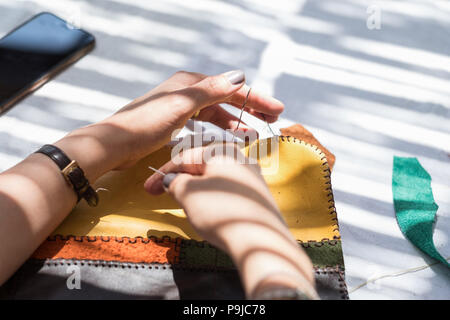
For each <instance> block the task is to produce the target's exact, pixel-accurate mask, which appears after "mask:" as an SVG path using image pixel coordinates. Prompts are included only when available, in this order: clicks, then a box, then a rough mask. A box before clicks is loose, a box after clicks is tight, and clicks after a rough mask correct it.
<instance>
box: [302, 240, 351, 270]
mask: <svg viewBox="0 0 450 320" xmlns="http://www.w3.org/2000/svg"><path fill="white" fill-rule="evenodd" d="M302 247H303V249H304V250H305V251H306V254H307V255H308V256H309V258H310V259H311V262H312V264H313V265H314V267H318V268H324V267H330V266H336V265H338V266H340V267H341V268H342V269H344V257H343V256H342V247H341V241H340V240H333V241H331V242H329V241H322V242H315V243H307V244H303V245H302Z"/></svg>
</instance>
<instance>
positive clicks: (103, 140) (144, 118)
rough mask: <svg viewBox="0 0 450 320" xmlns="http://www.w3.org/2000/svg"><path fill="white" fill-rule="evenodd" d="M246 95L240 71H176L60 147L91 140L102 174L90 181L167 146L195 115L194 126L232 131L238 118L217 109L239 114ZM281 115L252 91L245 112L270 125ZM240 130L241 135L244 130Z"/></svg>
mask: <svg viewBox="0 0 450 320" xmlns="http://www.w3.org/2000/svg"><path fill="white" fill-rule="evenodd" d="M249 89H250V88H249V87H248V86H247V85H245V76H244V73H243V72H242V71H240V70H236V71H230V72H226V73H224V74H221V75H216V76H206V75H203V74H199V73H191V72H184V71H180V72H177V73H175V74H174V75H173V76H172V77H170V78H169V79H168V80H166V81H165V82H163V83H162V84H160V85H159V86H157V87H156V88H154V89H153V90H151V91H150V92H148V93H147V94H145V95H144V96H142V97H139V98H137V99H135V100H134V101H132V102H131V103H130V104H128V105H127V106H125V107H123V108H122V109H121V110H119V111H118V112H117V113H115V114H113V115H112V116H110V117H108V118H107V119H105V120H103V121H101V122H99V123H96V124H93V125H90V126H88V127H84V128H81V129H79V130H76V131H74V132H72V133H71V134H69V136H68V137H66V138H65V141H66V143H65V144H64V145H60V147H62V149H63V150H67V152H68V153H69V154H70V148H71V147H70V143H68V142H69V141H70V137H73V138H76V137H78V138H79V137H80V136H85V137H91V138H92V137H95V138H96V141H91V144H90V145H89V148H90V149H91V150H92V148H97V150H99V152H100V153H101V154H99V159H100V158H102V161H103V162H102V166H101V167H102V169H103V170H101V171H97V172H93V173H92V174H91V180H95V179H96V178H98V177H99V176H100V175H102V174H104V173H105V172H107V171H109V170H112V169H122V168H125V167H128V166H130V165H132V164H134V163H135V162H137V161H138V160H140V159H141V158H143V157H145V156H146V155H148V154H150V153H151V152H153V151H155V150H157V149H159V148H161V147H162V146H163V145H165V144H166V143H168V142H169V141H170V138H171V134H172V132H173V131H174V130H176V129H178V128H181V127H183V126H184V125H185V124H186V122H187V121H188V119H189V118H191V117H192V116H193V115H195V114H197V112H199V113H198V115H197V116H196V117H195V120H201V121H208V122H210V123H213V124H215V125H217V126H219V127H221V128H223V129H231V130H234V129H235V128H236V127H237V125H238V118H236V117H235V116H233V115H231V114H230V113H228V112H227V111H225V109H223V108H222V107H221V106H220V105H219V103H228V104H230V105H233V106H235V107H237V108H241V107H242V105H243V103H244V101H245V100H246V97H247V93H248V90H249ZM283 109H284V106H283V104H282V103H281V102H280V101H278V100H276V99H274V98H272V97H268V96H264V95H262V94H260V93H257V92H255V91H252V92H251V94H250V95H249V97H248V101H247V103H246V109H245V110H246V111H247V112H249V113H250V114H252V115H254V116H256V117H259V118H261V119H264V120H266V121H268V122H274V121H276V120H277V118H278V115H279V114H280V113H281V112H282V111H283ZM242 128H243V130H246V129H245V125H244V126H243V127H242ZM67 138H69V139H67ZM87 139H88V138H87ZM57 145H58V144H57ZM90 159H91V160H92V157H90ZM81 162H82V159H81ZM87 166H88V165H86V167H87ZM94 167H95V166H94ZM87 174H88V176H89V172H88V173H87Z"/></svg>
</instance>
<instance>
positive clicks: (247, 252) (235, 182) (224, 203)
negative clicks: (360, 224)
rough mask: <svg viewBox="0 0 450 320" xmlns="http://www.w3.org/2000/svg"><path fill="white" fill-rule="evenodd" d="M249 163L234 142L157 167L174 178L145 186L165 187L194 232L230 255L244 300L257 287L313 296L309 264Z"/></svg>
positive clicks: (152, 188)
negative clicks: (181, 209) (241, 281)
mask: <svg viewBox="0 0 450 320" xmlns="http://www.w3.org/2000/svg"><path fill="white" fill-rule="evenodd" d="M249 161H250V159H249V158H246V157H245V156H244V155H243V154H242V153H241V152H240V150H239V149H238V147H237V145H235V144H221V143H219V144H212V145H209V146H207V147H201V148H194V149H189V150H186V151H183V152H182V153H180V154H178V155H177V156H176V157H174V158H173V159H172V160H171V161H170V162H168V163H166V164H165V165H164V166H162V167H161V168H160V170H161V171H162V172H164V173H177V174H176V175H166V176H165V178H164V179H163V177H162V176H161V175H160V174H154V175H152V176H151V177H150V178H149V179H148V180H147V181H146V183H145V185H144V187H145V189H146V190H147V191H148V192H149V193H151V194H160V193H162V192H164V189H165V188H164V184H165V185H166V186H165V187H166V190H167V191H168V192H169V194H171V195H172V196H173V197H174V198H175V200H176V201H177V202H178V203H180V205H181V206H182V207H183V208H184V210H185V212H186V215H187V217H188V219H189V221H190V223H191V224H192V226H193V227H194V229H195V230H196V232H197V233H198V234H199V235H200V236H201V237H202V238H203V239H205V240H207V241H209V242H210V243H211V244H213V245H215V246H217V247H219V248H221V249H222V250H224V251H225V252H227V253H228V254H229V255H230V256H231V258H232V259H233V261H234V263H235V264H236V266H237V267H238V269H239V271H240V273H241V276H242V280H243V283H244V287H245V289H246V292H247V296H248V297H254V295H255V291H259V290H260V289H261V288H260V287H261V286H262V287H263V289H264V287H267V286H282V287H290V288H301V289H302V290H303V291H304V292H307V294H308V295H309V296H310V297H316V295H315V291H314V288H313V283H314V277H313V272H312V271H313V269H312V264H311V262H310V260H309V258H308V257H307V255H306V254H305V253H304V252H303V250H302V249H301V248H300V247H299V245H298V244H297V242H296V241H295V239H294V238H293V237H292V235H291V234H290V232H289V229H288V227H287V226H286V224H285V222H284V220H283V218H282V216H281V214H280V211H279V209H278V207H277V205H276V203H275V200H274V199H273V197H272V195H271V193H270V191H269V188H268V187H267V185H266V183H265V181H264V179H263V177H262V175H261V173H260V168H259V166H258V165H257V164H250V163H249ZM170 178H172V179H170ZM170 180H171V181H170Z"/></svg>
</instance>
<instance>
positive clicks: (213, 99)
mask: <svg viewBox="0 0 450 320" xmlns="http://www.w3.org/2000/svg"><path fill="white" fill-rule="evenodd" d="M244 83H245V74H244V71H242V70H234V71H229V72H225V73H222V74H220V75H216V76H210V77H206V78H205V79H203V80H202V81H200V82H197V83H196V84H194V85H192V86H189V87H186V88H184V89H181V90H179V91H178V93H179V94H181V95H184V96H187V97H189V98H190V100H191V106H190V107H191V108H192V109H193V110H200V109H201V108H204V107H206V106H209V105H213V104H216V103H221V102H225V101H226V100H227V98H228V97H229V96H231V95H232V94H234V93H235V92H236V91H238V90H239V89H240V88H241V87H242V86H243V85H244Z"/></svg>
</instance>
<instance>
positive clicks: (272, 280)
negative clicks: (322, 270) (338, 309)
mask: <svg viewBox="0 0 450 320" xmlns="http://www.w3.org/2000/svg"><path fill="white" fill-rule="evenodd" d="M220 234H221V238H222V239H223V241H222V242H223V243H224V247H225V250H226V251H227V252H228V253H229V254H230V256H231V257H232V259H233V261H234V262H235V264H236V266H237V268H238V270H239V273H240V275H241V279H242V282H243V285H244V288H245V291H246V295H247V297H249V298H252V297H254V295H255V293H256V291H260V290H261V289H265V288H268V287H277V286H278V287H284V288H292V289H300V290H302V291H303V292H305V293H307V294H308V295H309V296H310V297H311V296H312V297H314V295H315V292H314V289H313V288H314V276H313V269H312V264H311V262H310V260H309V258H308V256H307V255H306V254H305V252H304V251H303V250H302V249H301V248H300V247H299V246H298V244H297V243H296V241H295V240H294V239H293V238H292V237H291V235H290V233H289V231H288V229H287V228H286V227H284V226H282V225H281V224H280V225H278V224H265V223H252V222H249V223H244V222H239V223H236V224H234V225H230V226H228V227H226V228H224V229H223V230H221V231H220ZM244 235H245V237H244Z"/></svg>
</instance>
